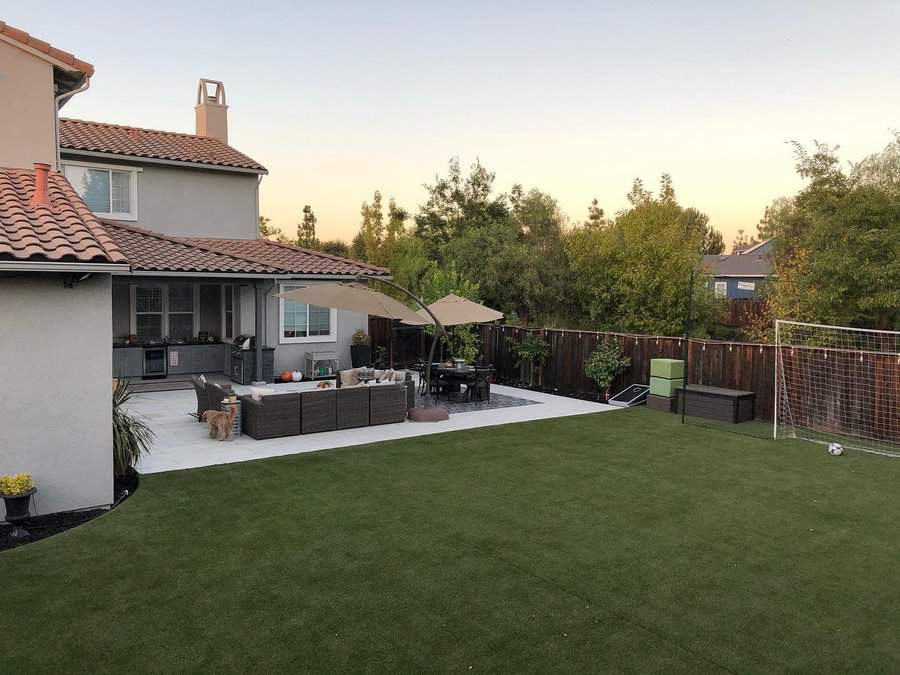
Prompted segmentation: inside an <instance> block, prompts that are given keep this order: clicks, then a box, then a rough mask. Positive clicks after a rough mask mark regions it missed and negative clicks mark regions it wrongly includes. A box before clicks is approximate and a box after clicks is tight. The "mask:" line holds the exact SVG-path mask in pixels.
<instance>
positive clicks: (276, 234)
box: [259, 216, 296, 246]
mask: <svg viewBox="0 0 900 675" xmlns="http://www.w3.org/2000/svg"><path fill="white" fill-rule="evenodd" d="M271 223H272V219H271V218H266V217H265V216H260V217H259V237H260V239H271V240H273V241H277V242H278V243H279V244H287V245H288V246H292V245H294V244H295V243H296V242H295V241H293V240H292V239H290V238H289V237H287V236H286V235H285V234H284V232H282V231H281V229H279V228H277V227H275V226H274V225H272V224H271Z"/></svg>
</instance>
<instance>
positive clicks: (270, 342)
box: [265, 281, 369, 377]
mask: <svg viewBox="0 0 900 675" xmlns="http://www.w3.org/2000/svg"><path fill="white" fill-rule="evenodd" d="M292 283H298V282H292ZM299 283H304V284H305V283H316V282H315V281H313V282H306V281H303V282H299ZM279 292H280V290H279V287H278V285H276V286H275V287H274V288H273V290H272V291H271V292H270V293H269V294H268V296H267V298H266V336H265V339H266V342H265V344H266V345H267V346H269V347H275V376H276V377H278V374H279V373H282V372H284V371H286V370H291V371H293V370H300V371H303V370H304V364H305V359H306V352H316V351H336V352H337V354H338V359H339V361H340V367H341V368H342V369H343V368H349V367H350V340H351V338H352V337H353V333H354V332H355V331H357V330H358V329H362V330H364V331H368V330H369V316H368V314H360V313H358V312H345V311H338V312H337V322H336V323H337V340H336V341H333V342H304V343H290V344H282V343H281V340H280V335H281V308H280V303H279V299H278V298H277V297H275V294H276V293H279Z"/></svg>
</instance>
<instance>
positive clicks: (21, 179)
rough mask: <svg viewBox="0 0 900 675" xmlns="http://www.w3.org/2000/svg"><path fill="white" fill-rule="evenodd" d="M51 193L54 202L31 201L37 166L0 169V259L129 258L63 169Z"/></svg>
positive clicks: (52, 174) (97, 260) (52, 175)
mask: <svg viewBox="0 0 900 675" xmlns="http://www.w3.org/2000/svg"><path fill="white" fill-rule="evenodd" d="M47 192H48V196H49V198H50V204H48V205H45V206H31V205H30V204H29V202H30V200H31V196H32V194H33V193H34V171H33V170H30V169H2V168H0V260H20V261H33V262H38V261H42V262H44V261H63V262H83V263H89V262H93V263H127V260H126V259H125V256H124V255H123V254H122V252H121V251H120V250H119V247H118V246H116V244H115V242H114V241H113V240H112V239H111V238H110V236H109V235H108V234H107V233H106V230H105V229H103V227H102V226H101V225H100V222H99V221H98V220H97V218H96V217H94V214H93V213H91V211H90V209H88V207H87V205H86V204H85V203H84V201H82V199H81V197H79V196H78V194H77V193H76V192H75V190H74V189H73V188H72V186H71V185H69V181H67V180H66V179H65V177H64V176H63V175H62V174H59V173H57V172H55V171H53V172H50V176H49V178H48V189H47Z"/></svg>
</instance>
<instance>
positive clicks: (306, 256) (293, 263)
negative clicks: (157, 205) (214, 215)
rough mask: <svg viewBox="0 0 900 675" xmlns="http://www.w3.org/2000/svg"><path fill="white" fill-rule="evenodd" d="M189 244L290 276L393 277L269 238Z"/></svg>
mask: <svg viewBox="0 0 900 675" xmlns="http://www.w3.org/2000/svg"><path fill="white" fill-rule="evenodd" d="M185 241H189V242H192V243H195V244H199V245H201V246H208V247H210V248H213V249H215V250H218V251H222V252H225V253H232V254H234V255H240V256H241V257H243V258H249V259H253V260H256V261H258V262H262V263H265V264H268V265H273V266H276V267H280V268H281V269H282V270H284V271H285V272H288V273H290V274H322V275H347V276H350V275H355V274H373V275H382V276H383V275H388V274H390V271H389V270H388V269H386V268H384V267H376V266H375V265H368V264H366V263H363V262H359V261H357V260H350V259H349V258H340V257H338V256H335V255H331V254H329V253H323V252H321V251H313V250H311V249H306V248H299V247H297V246H287V245H285V244H278V243H276V242H274V241H270V240H268V239H202V238H193V237H190V238H185Z"/></svg>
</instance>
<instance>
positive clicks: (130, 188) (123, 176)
mask: <svg viewBox="0 0 900 675" xmlns="http://www.w3.org/2000/svg"><path fill="white" fill-rule="evenodd" d="M62 168H63V173H64V174H65V176H66V178H67V179H68V180H69V182H70V183H71V184H72V187H73V188H75V191H76V192H77V193H78V194H79V195H80V196H81V198H82V199H83V200H84V203H85V204H87V206H88V208H89V209H90V210H91V211H93V212H94V214H96V215H98V216H106V217H108V218H115V219H117V220H137V174H138V172H139V171H140V169H126V168H122V167H112V166H103V165H100V164H97V165H94V164H83V163H72V162H67V163H63V164H62Z"/></svg>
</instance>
